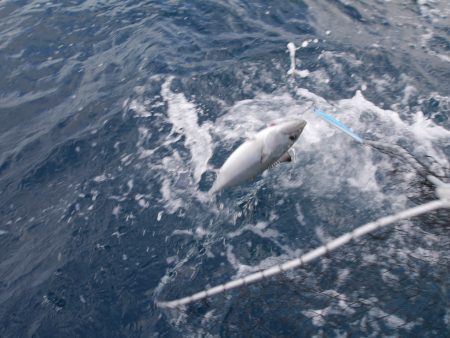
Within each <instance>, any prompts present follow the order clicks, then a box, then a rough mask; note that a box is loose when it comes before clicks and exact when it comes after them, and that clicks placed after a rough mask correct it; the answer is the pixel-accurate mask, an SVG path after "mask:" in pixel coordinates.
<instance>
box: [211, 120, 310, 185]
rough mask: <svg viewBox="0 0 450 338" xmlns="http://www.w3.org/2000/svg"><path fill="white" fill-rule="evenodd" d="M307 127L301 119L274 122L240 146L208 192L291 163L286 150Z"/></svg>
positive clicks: (219, 172)
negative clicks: (285, 163)
mask: <svg viewBox="0 0 450 338" xmlns="http://www.w3.org/2000/svg"><path fill="white" fill-rule="evenodd" d="M305 126H306V121H305V120H303V119H301V118H294V119H289V120H285V121H283V122H279V123H274V124H271V125H270V126H268V127H267V128H265V129H263V130H261V131H259V132H258V133H257V134H256V135H255V136H254V137H253V138H251V139H249V140H247V141H245V142H244V143H243V144H241V145H240V146H239V147H238V148H237V149H236V150H235V151H234V152H233V153H232V154H231V155H230V156H229V157H228V158H227V160H226V161H225V162H224V164H223V165H222V167H221V168H220V169H219V171H218V174H217V178H216V180H215V182H214V184H213V186H212V187H211V189H210V191H209V192H210V193H211V194H214V193H217V192H219V191H221V190H223V189H225V188H230V187H233V186H237V185H239V184H241V183H243V182H245V181H248V180H251V179H254V178H255V177H257V176H258V175H260V174H262V173H263V172H264V171H265V170H266V169H268V168H271V167H273V166H274V165H276V164H278V163H282V162H290V161H292V157H291V154H290V152H289V149H290V148H291V147H292V146H293V144H294V143H295V142H296V141H297V140H298V138H299V137H300V134H301V133H302V131H303V129H304V128H305Z"/></svg>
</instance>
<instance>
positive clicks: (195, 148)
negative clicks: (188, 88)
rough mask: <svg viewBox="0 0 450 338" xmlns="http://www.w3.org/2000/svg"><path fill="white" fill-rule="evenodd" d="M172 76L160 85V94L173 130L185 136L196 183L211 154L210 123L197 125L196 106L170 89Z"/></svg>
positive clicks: (205, 168) (206, 167) (206, 166)
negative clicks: (165, 104) (164, 102)
mask: <svg viewBox="0 0 450 338" xmlns="http://www.w3.org/2000/svg"><path fill="white" fill-rule="evenodd" d="M171 83H172V78H169V79H168V80H166V81H165V82H164V83H163V85H162V87H161V96H162V97H163V99H164V101H166V102H167V104H168V107H167V114H168V117H169V121H170V122H171V123H172V126H173V131H174V132H177V133H180V134H183V135H184V136H185V142H184V144H185V146H186V147H187V148H188V149H189V150H190V152H191V162H192V165H193V166H194V168H193V171H194V173H193V175H194V179H195V183H196V184H197V183H198V182H199V181H200V179H201V176H202V174H203V173H204V172H205V171H206V170H207V169H208V161H209V159H210V157H211V156H212V150H213V147H212V141H211V135H210V134H209V129H210V128H211V124H209V123H204V124H203V125H201V126H200V125H199V123H198V115H197V108H196V106H195V105H194V104H193V103H191V102H189V101H188V100H187V99H186V97H185V96H184V95H183V94H178V93H174V92H172V91H171V90H170V85H171Z"/></svg>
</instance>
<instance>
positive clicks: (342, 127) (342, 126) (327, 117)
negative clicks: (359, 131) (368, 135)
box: [314, 108, 364, 143]
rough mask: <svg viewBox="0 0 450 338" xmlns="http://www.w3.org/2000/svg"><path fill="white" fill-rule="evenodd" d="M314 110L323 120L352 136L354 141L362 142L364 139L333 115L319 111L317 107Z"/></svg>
mask: <svg viewBox="0 0 450 338" xmlns="http://www.w3.org/2000/svg"><path fill="white" fill-rule="evenodd" d="M314 112H315V113H316V114H317V115H319V116H320V117H321V118H322V119H324V120H325V121H327V122H328V123H330V124H331V125H332V126H334V127H336V128H338V129H340V130H342V131H343V132H344V133H346V134H347V135H349V136H351V137H353V139H355V140H356V141H358V142H359V143H364V140H363V139H362V138H361V137H359V136H358V135H356V134H355V133H354V132H353V131H352V130H351V129H350V128H349V127H347V126H346V125H345V124H343V123H342V122H340V121H338V120H336V119H335V118H334V117H333V116H330V115H328V114H326V113H324V112H323V111H321V110H320V109H318V108H314Z"/></svg>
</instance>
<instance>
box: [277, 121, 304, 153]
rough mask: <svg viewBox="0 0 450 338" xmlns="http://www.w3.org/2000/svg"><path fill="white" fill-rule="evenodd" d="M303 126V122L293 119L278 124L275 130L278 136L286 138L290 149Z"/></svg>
mask: <svg viewBox="0 0 450 338" xmlns="http://www.w3.org/2000/svg"><path fill="white" fill-rule="evenodd" d="M305 126H306V121H305V120H303V119H293V120H288V121H284V122H281V123H279V124H278V125H277V128H278V131H279V132H280V134H281V135H282V136H283V137H285V138H286V141H287V143H288V144H289V147H291V146H292V145H293V144H294V143H295V142H296V141H297V140H298V138H299V137H300V134H301V133H302V131H303V129H304V128H305Z"/></svg>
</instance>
